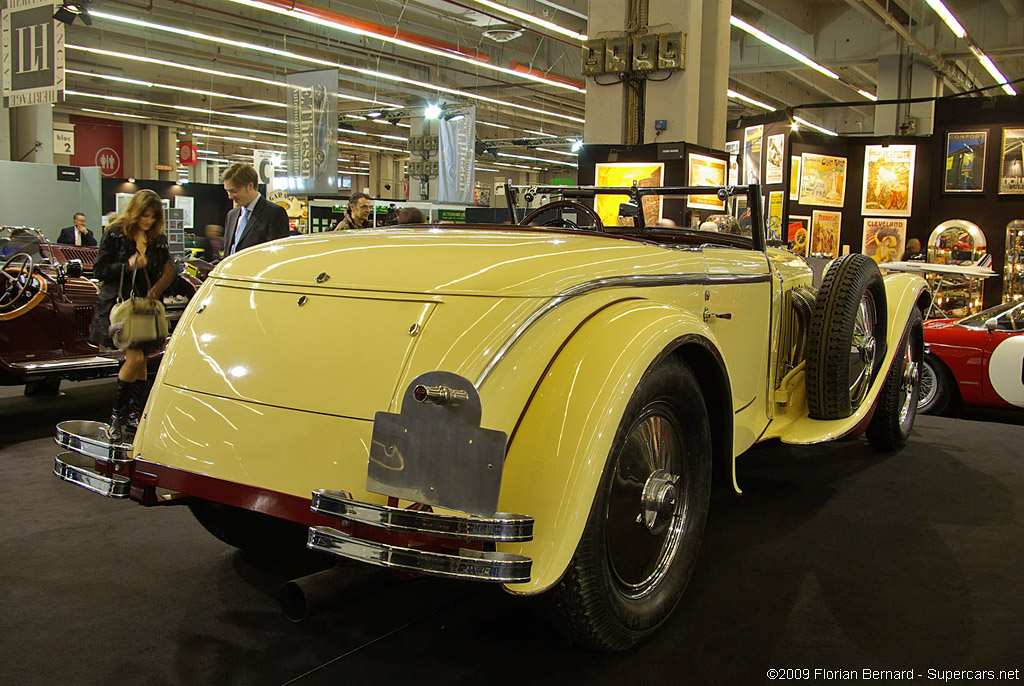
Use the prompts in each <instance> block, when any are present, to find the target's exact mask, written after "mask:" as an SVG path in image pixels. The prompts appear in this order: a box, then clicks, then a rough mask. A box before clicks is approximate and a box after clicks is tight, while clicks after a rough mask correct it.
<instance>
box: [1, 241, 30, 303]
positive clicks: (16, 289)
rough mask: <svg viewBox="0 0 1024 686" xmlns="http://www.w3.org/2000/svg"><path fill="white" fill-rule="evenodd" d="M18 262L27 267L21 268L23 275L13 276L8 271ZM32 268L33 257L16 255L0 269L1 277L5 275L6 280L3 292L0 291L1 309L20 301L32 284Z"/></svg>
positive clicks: (25, 254)
mask: <svg viewBox="0 0 1024 686" xmlns="http://www.w3.org/2000/svg"><path fill="white" fill-rule="evenodd" d="M17 262H24V263H25V265H24V266H23V267H22V268H21V274H19V275H18V276H11V275H10V274H8V273H7V270H8V269H10V268H11V267H12V266H13V265H14V264H15V263H17ZM32 267H33V264H32V256H31V255H29V254H28V253H23V252H21V253H15V254H13V255H11V256H10V257H9V258H7V261H6V262H4V264H3V266H2V267H0V275H3V277H4V280H5V283H4V285H3V290H2V291H0V307H5V306H7V305H13V304H14V303H16V302H17V301H18V298H20V297H21V296H22V294H23V293H24V292H25V289H26V288H28V285H29V284H30V283H32Z"/></svg>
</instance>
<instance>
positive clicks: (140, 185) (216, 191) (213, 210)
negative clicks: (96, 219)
mask: <svg viewBox="0 0 1024 686" xmlns="http://www.w3.org/2000/svg"><path fill="white" fill-rule="evenodd" d="M144 188H145V189H149V190H151V191H154V192H156V194H157V195H159V196H160V197H161V198H166V199H167V200H169V201H170V206H171V207H175V197H176V196H184V197H190V198H192V221H191V225H192V228H190V227H189V226H188V224H186V228H185V230H186V231H187V232H189V233H194V234H196V235H197V236H199V237H200V238H201V237H202V236H203V235H204V233H203V231H204V227H205V226H206V225H207V224H219V225H221V226H223V225H224V218H225V217H226V216H227V213H228V210H230V209H231V206H232V203H231V200H229V199H228V196H227V194H226V193H225V192H224V187H223V186H221V185H219V184H213V183H189V184H178V183H174V182H172V181H152V180H146V179H137V180H135V181H134V182H131V181H129V180H128V179H103V190H102V204H103V213H104V214H106V213H107V212H114V211H115V210H116V209H117V194H118V193H128V194H131V193H136V192H138V191H140V190H142V189H144ZM260 190H261V191H264V188H263V187H262V186H261V187H260ZM264 195H265V192H264Z"/></svg>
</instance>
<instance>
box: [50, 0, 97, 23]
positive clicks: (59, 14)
mask: <svg viewBox="0 0 1024 686" xmlns="http://www.w3.org/2000/svg"><path fill="white" fill-rule="evenodd" d="M90 4H91V2H90V0H80V1H79V2H74V1H73V0H64V2H62V3H61V6H60V7H58V8H57V11H56V12H54V13H53V18H54V19H56V20H57V21H59V22H61V23H63V24H67V25H68V26H71V25H72V24H74V23H75V19H79V18H80V19H81V20H82V23H83V24H85V25H86V26H92V17H90V16H89V5H90Z"/></svg>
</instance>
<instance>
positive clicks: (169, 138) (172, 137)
mask: <svg viewBox="0 0 1024 686" xmlns="http://www.w3.org/2000/svg"><path fill="white" fill-rule="evenodd" d="M157 141H158V145H159V150H158V157H159V162H160V163H161V164H169V165H171V167H173V169H171V170H170V171H161V172H159V176H155V177H153V178H156V179H158V180H160V181H177V180H178V132H177V131H176V130H175V129H174V128H173V127H171V126H161V127H160V128H159V132H158V133H157ZM154 171H156V170H154Z"/></svg>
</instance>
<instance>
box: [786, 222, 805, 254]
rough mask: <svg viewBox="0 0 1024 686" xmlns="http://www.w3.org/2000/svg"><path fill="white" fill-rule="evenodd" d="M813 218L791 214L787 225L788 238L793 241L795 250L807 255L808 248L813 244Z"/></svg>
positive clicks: (793, 249)
mask: <svg viewBox="0 0 1024 686" xmlns="http://www.w3.org/2000/svg"><path fill="white" fill-rule="evenodd" d="M810 238H811V218H810V217H808V216H806V215H797V214H791V215H789V222H788V223H787V226H786V240H787V241H791V242H792V243H793V247H792V248H791V249H792V251H793V252H795V253H796V254H797V255H800V256H802V257H807V248H808V246H809V245H810V244H811V241H810Z"/></svg>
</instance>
